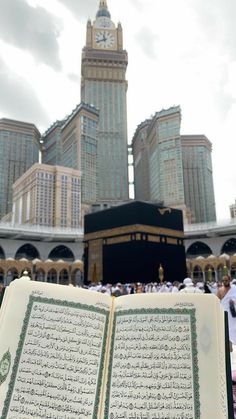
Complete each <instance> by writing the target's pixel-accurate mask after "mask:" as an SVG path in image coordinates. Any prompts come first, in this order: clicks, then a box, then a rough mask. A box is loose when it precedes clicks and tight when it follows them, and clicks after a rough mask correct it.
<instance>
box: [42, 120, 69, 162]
mask: <svg viewBox="0 0 236 419" xmlns="http://www.w3.org/2000/svg"><path fill="white" fill-rule="evenodd" d="M64 122H65V120H61V121H56V122H55V123H54V124H53V125H52V126H51V127H49V128H48V130H47V131H46V132H45V133H44V134H43V136H42V142H43V146H42V163H44V164H49V165H53V166H60V165H61V164H62V162H61V159H62V152H61V128H62V126H63V124H64Z"/></svg>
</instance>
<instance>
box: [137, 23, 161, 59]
mask: <svg viewBox="0 0 236 419" xmlns="http://www.w3.org/2000/svg"><path fill="white" fill-rule="evenodd" d="M135 38H136V42H137V44H138V45H139V46H140V48H141V49H142V52H143V53H144V54H145V55H146V56H147V57H148V58H150V59H151V60H156V58H157V51H156V45H155V43H156V41H157V40H158V37H157V35H156V34H154V33H153V32H152V31H150V29H149V28H147V27H143V28H141V29H140V30H139V32H138V33H137V34H136V36H135Z"/></svg>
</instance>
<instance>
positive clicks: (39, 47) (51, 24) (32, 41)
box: [0, 0, 61, 71]
mask: <svg viewBox="0 0 236 419" xmlns="http://www.w3.org/2000/svg"><path fill="white" fill-rule="evenodd" d="M60 30H61V27H60V24H59V21H58V20H57V19H56V18H55V16H53V15H51V14H50V13H48V12H47V11H46V10H45V9H43V8H42V7H36V8H33V7H31V6H29V5H28V4H27V3H25V1H24V0H1V13H0V38H1V39H2V40H3V41H5V42H7V43H10V44H12V45H14V46H16V47H18V48H21V49H24V50H27V51H29V52H30V53H31V54H32V55H33V56H34V58H35V59H37V60H38V61H39V62H42V63H44V64H47V65H49V66H51V67H52V68H53V69H54V70H57V71H58V70H60V69H61V63H60V59H59V44H58V40H57V38H58V36H59V33H60Z"/></svg>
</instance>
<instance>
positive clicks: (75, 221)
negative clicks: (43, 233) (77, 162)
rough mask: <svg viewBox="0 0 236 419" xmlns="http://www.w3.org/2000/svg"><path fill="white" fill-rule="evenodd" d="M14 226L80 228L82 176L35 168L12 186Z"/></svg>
mask: <svg viewBox="0 0 236 419" xmlns="http://www.w3.org/2000/svg"><path fill="white" fill-rule="evenodd" d="M12 212H13V214H12V220H13V223H19V224H37V225H41V226H49V227H71V228H79V227H81V225H82V221H81V173H80V171H78V170H74V169H69V168H68V167H62V166H50V165H48V164H39V163H38V164H34V165H33V166H32V167H31V168H30V169H29V170H27V172H26V173H24V174H23V175H22V176H21V177H20V178H19V179H18V180H17V181H16V182H15V183H14V185H13V211H12Z"/></svg>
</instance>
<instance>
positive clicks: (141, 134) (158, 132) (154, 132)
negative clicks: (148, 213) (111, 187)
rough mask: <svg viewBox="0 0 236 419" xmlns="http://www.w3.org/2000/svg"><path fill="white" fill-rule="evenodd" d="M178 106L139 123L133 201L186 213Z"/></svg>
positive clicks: (135, 153) (135, 136)
mask: <svg viewBox="0 0 236 419" xmlns="http://www.w3.org/2000/svg"><path fill="white" fill-rule="evenodd" d="M180 124H181V111H180V107H179V106H175V107H172V108H169V109H163V110H161V111H160V112H157V113H156V114H155V115H154V116H153V117H152V118H151V119H148V120H146V121H144V122H142V123H141V124H140V125H139V126H138V127H137V130H136V132H135V134H134V137H133V141H132V152H133V160H134V191H135V199H139V200H149V201H151V202H163V203H164V205H166V206H171V207H174V208H177V209H182V211H183V214H184V219H185V221H186V220H187V218H186V217H187V216H188V211H187V208H186V205H185V199H184V181H183V166H182V157H181V139H180Z"/></svg>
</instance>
